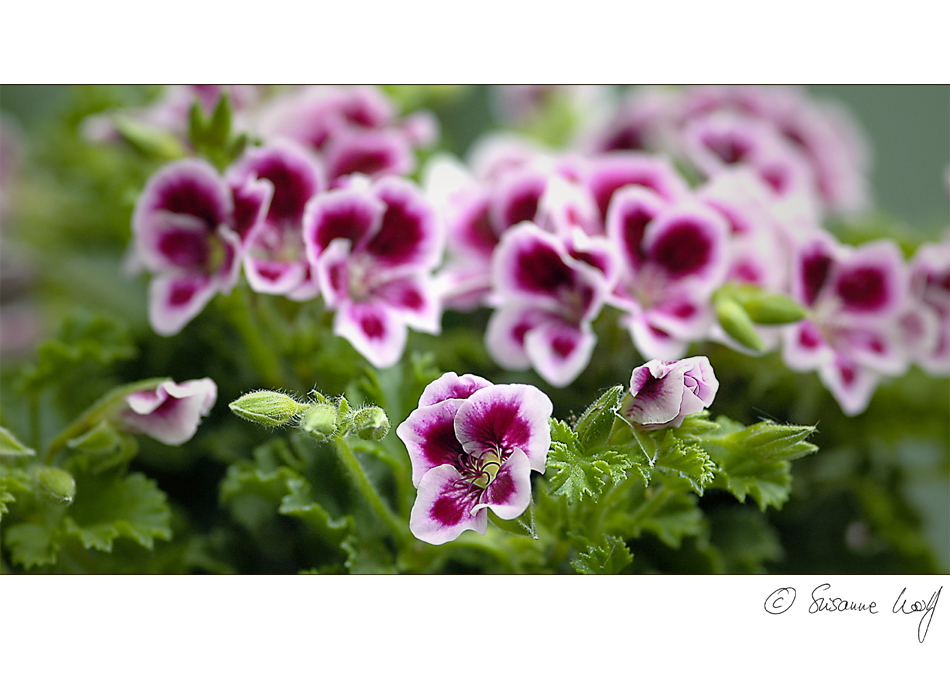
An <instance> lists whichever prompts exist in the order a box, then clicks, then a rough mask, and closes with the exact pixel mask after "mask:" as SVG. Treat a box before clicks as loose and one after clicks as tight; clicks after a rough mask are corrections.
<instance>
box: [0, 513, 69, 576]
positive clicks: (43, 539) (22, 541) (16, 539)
mask: <svg viewBox="0 0 950 677" xmlns="http://www.w3.org/2000/svg"><path fill="white" fill-rule="evenodd" d="M58 536H59V534H58V533H57V531H56V530H55V529H53V528H50V527H47V526H45V525H40V524H14V525H13V526H11V527H7V528H6V529H4V533H3V537H4V538H3V542H4V544H5V545H6V547H7V548H9V550H10V561H11V562H13V563H14V564H19V565H20V566H22V567H24V568H26V569H30V568H32V567H35V566H43V565H44V564H55V563H56V553H57V552H58V551H59V547H60V544H59V542H58Z"/></svg>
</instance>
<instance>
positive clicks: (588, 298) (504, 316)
mask: <svg viewBox="0 0 950 677" xmlns="http://www.w3.org/2000/svg"><path fill="white" fill-rule="evenodd" d="M598 253H600V254H602V255H604V256H605V258H606V256H607V255H608V254H609V251H608V250H601V251H600V252H598ZM608 266H609V268H610V269H613V268H615V266H612V265H609V264H608ZM492 275H493V278H494V285H495V295H496V296H497V297H498V298H499V299H500V304H499V308H498V309H497V310H496V311H495V313H494V315H492V318H491V320H490V321H489V324H488V329H487V332H486V334H485V342H486V345H487V346H488V351H489V353H491V355H492V357H493V358H494V359H495V361H496V362H498V363H499V364H500V365H502V366H504V367H507V368H509V369H525V368H527V367H528V366H533V367H534V368H535V370H536V371H537V372H538V373H539V374H540V375H541V376H542V377H543V378H544V379H545V380H546V381H547V382H548V383H551V384H552V385H556V386H564V385H567V384H569V383H571V382H572V381H573V380H574V379H575V378H577V376H578V375H579V374H580V373H581V371H583V370H584V368H585V367H586V366H587V363H588V362H589V361H590V356H591V353H592V352H593V349H594V344H595V343H596V341H597V338H596V336H595V335H594V332H593V329H591V324H590V323H591V321H592V320H593V319H594V318H596V317H597V315H598V314H599V313H600V310H601V308H602V307H603V303H604V299H605V298H606V294H607V292H608V291H609V286H608V284H609V283H608V280H607V278H606V277H605V275H604V271H603V270H601V269H599V268H597V267H595V266H594V265H591V263H588V262H586V261H582V260H578V259H576V258H574V257H572V256H571V255H570V253H569V251H568V248H567V247H566V246H565V244H564V243H563V242H562V241H561V240H560V239H559V238H558V237H557V236H555V235H553V234H551V233H547V232H545V231H543V230H541V229H540V228H539V227H538V226H536V225H535V224H533V223H530V222H525V223H522V224H520V225H518V226H516V227H515V228H512V229H511V230H509V231H508V232H507V233H505V236H504V237H503V238H502V241H501V243H500V244H499V246H498V250H497V251H496V252H495V256H494V258H493V262H492Z"/></svg>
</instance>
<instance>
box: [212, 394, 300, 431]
mask: <svg viewBox="0 0 950 677" xmlns="http://www.w3.org/2000/svg"><path fill="white" fill-rule="evenodd" d="M228 407H230V409H231V411H233V412H234V413H235V414H237V415H238V416H240V417H241V418H243V419H246V420H248V421H253V422H254V423H260V424H261V425H263V426H267V427H268V428H277V427H278V426H282V425H286V424H287V423H290V421H291V420H292V419H293V418H294V416H297V415H298V414H300V413H301V412H303V411H305V410H306V409H307V405H306V404H300V403H299V402H297V400H295V399H294V398H292V397H290V396H289V395H284V394H283V393H275V392H273V391H271V390H257V391H254V392H252V393H247V394H246V395H241V396H240V397H239V398H237V399H236V400H234V401H233V402H232V403H231V404H229V405H228Z"/></svg>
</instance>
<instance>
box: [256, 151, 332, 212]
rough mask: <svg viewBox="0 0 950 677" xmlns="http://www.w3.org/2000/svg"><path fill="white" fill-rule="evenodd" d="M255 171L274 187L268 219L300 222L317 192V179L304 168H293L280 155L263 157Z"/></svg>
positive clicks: (274, 154)
mask: <svg viewBox="0 0 950 677" xmlns="http://www.w3.org/2000/svg"><path fill="white" fill-rule="evenodd" d="M254 169H255V171H256V173H257V176H258V177H260V178H262V179H267V180H268V181H270V182H271V183H272V184H273V185H274V195H273V197H272V198H271V203H270V208H269V209H268V210H267V220H268V221H270V222H272V223H284V222H292V223H297V222H299V221H300V219H301V218H302V217H303V210H304V207H305V206H306V204H307V200H309V199H310V198H311V197H312V196H313V194H314V193H316V192H317V180H316V176H315V175H314V174H313V173H312V172H307V173H305V172H304V171H302V168H301V167H300V166H291V164H290V163H289V162H288V161H287V159H286V158H284V157H282V156H281V155H278V154H276V153H271V154H268V155H265V156H263V157H261V158H260V159H259V161H258V162H257V163H255V165H254Z"/></svg>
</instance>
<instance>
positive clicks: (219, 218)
mask: <svg viewBox="0 0 950 677" xmlns="http://www.w3.org/2000/svg"><path fill="white" fill-rule="evenodd" d="M233 209H234V201H233V196H232V193H231V189H230V188H229V187H228V185H227V183H226V182H225V181H224V179H223V178H222V177H221V176H220V175H219V174H218V172H217V171H216V170H215V169H214V167H212V166H211V165H210V164H208V163H207V162H205V161H203V160H196V159H186V160H180V161H178V162H174V163H172V164H169V165H166V166H165V167H163V168H162V169H161V170H159V171H158V172H157V173H156V174H155V175H153V176H152V177H151V178H150V179H149V180H148V181H147V182H146V184H145V187H144V189H143V190H142V194H141V195H140V196H139V199H138V202H137V203H136V205H135V210H134V211H133V213H132V233H133V237H134V243H133V244H134V248H135V249H134V255H135V256H136V257H137V259H138V260H139V262H140V263H141V264H142V265H144V267H145V268H147V269H148V270H149V271H151V272H152V273H155V274H156V277H155V278H153V279H152V282H151V284H150V288H149V321H150V322H151V324H152V327H153V328H154V329H155V331H156V332H158V333H159V334H162V335H163V336H170V335H173V334H177V333H178V332H179V331H181V329H182V327H184V326H185V325H186V324H187V323H188V322H189V321H191V320H192V319H193V318H194V317H195V316H196V315H198V313H200V312H201V310H202V308H204V307H205V305H207V303H208V301H210V300H211V298H213V297H214V296H215V294H217V293H218V292H222V293H227V292H229V291H230V290H231V289H233V287H234V285H235V284H236V283H237V278H238V275H239V273H240V265H241V262H240V253H241V241H240V237H239V236H238V234H237V233H235V232H234V230H232V228H231V224H232V223H233Z"/></svg>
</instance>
